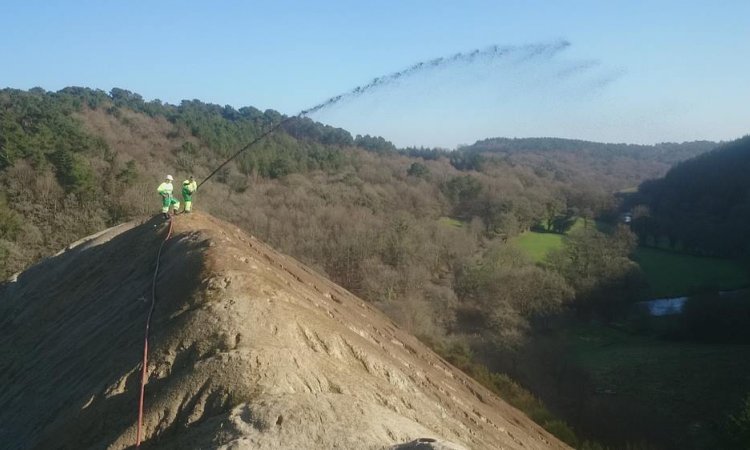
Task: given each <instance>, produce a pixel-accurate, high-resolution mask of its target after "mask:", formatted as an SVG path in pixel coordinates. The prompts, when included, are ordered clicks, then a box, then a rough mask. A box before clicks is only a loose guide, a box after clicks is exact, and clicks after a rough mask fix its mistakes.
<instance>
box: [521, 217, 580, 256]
mask: <svg viewBox="0 0 750 450" xmlns="http://www.w3.org/2000/svg"><path fill="white" fill-rule="evenodd" d="M583 226H584V220H583V219H578V220H576V222H575V223H574V224H573V226H572V227H570V231H572V230H576V229H578V228H581V227H583ZM564 237H565V236H564V235H562V234H557V233H540V232H537V231H527V232H525V233H523V234H521V235H519V236H516V237H515V238H514V239H513V242H515V243H516V245H518V246H519V247H521V249H522V250H523V251H524V252H526V254H527V255H529V257H530V258H531V260H532V261H534V262H542V261H544V259H545V258H546V257H547V254H548V253H549V252H550V251H552V250H558V249H561V248H562V246H563V239H564Z"/></svg>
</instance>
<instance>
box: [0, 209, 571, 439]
mask: <svg viewBox="0 0 750 450" xmlns="http://www.w3.org/2000/svg"><path fill="white" fill-rule="evenodd" d="M165 227H166V224H165V223H163V222H161V221H160V220H156V219H153V220H147V221H140V222H133V223H129V224H125V225H121V226H119V227H115V228H112V229H109V230H106V231H105V232H103V233H100V234H98V235H95V236H92V237H89V238H87V239H84V240H83V241H81V242H79V243H76V244H75V245H71V246H70V247H69V248H68V249H66V251H63V252H61V253H59V254H58V255H56V256H54V257H51V258H48V259H46V260H44V261H42V262H41V263H39V264H37V265H36V266H34V267H32V268H30V269H29V270H27V271H26V272H24V273H22V274H20V275H18V276H17V278H15V279H14V280H11V281H9V282H7V283H6V284H5V285H3V287H2V288H0V289H1V290H0V354H1V355H2V360H1V361H0V383H1V384H2V386H3V389H2V391H0V405H3V408H0V442H3V447H4V448H12V449H21V448H23V449H25V448H40V449H41V448H76V449H79V448H117V449H120V448H128V447H132V446H133V445H134V444H135V438H136V418H137V405H138V401H137V399H138V391H139V382H140V372H139V369H140V360H141V352H142V348H143V342H142V340H143V331H144V330H143V328H144V323H145V317H146V314H147V311H148V308H149V301H150V298H151V280H152V276H153V269H154V264H155V257H156V252H157V249H158V245H159V243H160V242H161V240H162V239H163V237H164V235H165V233H166V229H165ZM156 295H157V305H156V310H155V313H154V319H153V322H152V335H151V341H150V358H149V365H148V374H149V383H148V385H147V387H146V408H145V420H144V423H145V435H146V440H145V444H144V448H157V447H158V448H232V449H234V448H237V449H239V448H248V449H251V448H252V449H271V448H274V449H275V448H305V449H308V448H310V449H312V448H342V449H350V448H373V449H374V448H388V447H389V446H392V445H396V444H400V443H405V442H409V441H412V440H414V439H416V438H434V439H439V440H440V441H443V442H446V444H445V445H451V446H452V448H461V447H465V448H475V449H483V448H486V449H499V448H518V449H520V448H523V449H542V448H566V446H565V445H564V444H562V443H560V442H559V441H557V440H556V439H555V438H554V437H552V436H551V435H549V434H548V433H547V432H545V431H544V430H542V429H541V427H539V426H538V425H536V424H534V423H533V422H532V421H531V420H529V419H528V418H527V417H526V416H524V415H523V414H522V413H520V412H519V411H517V410H515V409H514V408H512V407H510V406H508V405H507V404H506V403H504V402H503V401H502V400H500V399H498V398H497V397H496V396H495V395H493V394H492V393H490V392H489V391H488V390H486V389H485V388H483V387H482V386H480V385H479V384H477V383H476V382H474V381H473V380H471V379H470V378H468V377H467V376H466V375H464V374H463V373H462V372H460V371H458V370H457V369H455V368H453V367H452V366H451V365H449V364H448V363H446V362H445V361H444V360H442V359H441V358H440V357H438V356H437V355H435V354H434V353H433V352H431V351H430V350H429V349H427V348H426V347H425V346H424V345H422V344H421V343H420V342H419V341H418V340H417V339H415V338H414V337H412V336H410V335H408V334H407V333H405V332H404V331H402V330H401V329H399V328H398V327H397V326H396V325H395V324H394V323H393V322H392V321H391V320H389V319H388V318H386V317H385V316H384V315H383V314H381V313H380V312H378V311H376V310H375V309H373V308H372V307H370V306H369V305H368V304H366V303H365V302H363V301H362V300H361V299H359V298H357V297H355V296H353V295H352V294H350V293H348V292H347V291H346V290H344V289H343V288H341V287H339V286H337V285H335V284H333V283H331V282H330V281H328V280H326V279H325V278H323V277H321V276H320V275H318V274H317V273H315V272H313V271H312V270H310V269H308V268H306V267H305V266H303V265H302V264H300V263H298V262H297V261H295V260H294V259H292V258H289V257H286V256H284V255H281V254H279V253H277V252H275V251H274V250H273V249H271V248H270V247H268V246H266V245H265V244H263V243H261V242H260V241H258V240H257V239H255V238H253V237H251V236H248V235H247V234H245V233H243V232H241V231H240V230H239V229H238V228H236V227H234V226H232V225H229V224H226V223H224V222H221V221H219V220H217V219H214V218H212V217H210V216H207V215H202V214H194V215H190V216H177V217H176V218H175V223H174V234H173V237H172V238H171V239H170V240H169V241H168V242H167V244H166V245H165V247H164V252H163V254H162V260H161V268H160V272H159V277H158V283H157V290H156ZM448 443H450V444H448ZM444 448H448V447H444Z"/></svg>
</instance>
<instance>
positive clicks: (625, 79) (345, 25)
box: [0, 0, 750, 147]
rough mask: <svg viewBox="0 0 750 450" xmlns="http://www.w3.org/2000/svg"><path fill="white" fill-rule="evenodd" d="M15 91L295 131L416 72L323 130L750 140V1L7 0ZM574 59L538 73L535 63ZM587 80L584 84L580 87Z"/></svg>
mask: <svg viewBox="0 0 750 450" xmlns="http://www.w3.org/2000/svg"><path fill="white" fill-rule="evenodd" d="M0 6H1V7H2V8H1V10H2V14H0V30H2V31H0V36H1V37H2V38H0V60H1V61H3V65H2V67H1V68H0V87H13V88H20V89H28V88H31V87H35V86H41V87H43V88H45V89H48V90H58V89H61V88H63V87H65V86H88V87H94V88H100V89H103V90H106V91H109V90H110V89H111V88H112V87H121V88H125V89H129V90H132V91H134V92H138V93H140V94H141V95H143V96H144V97H145V98H146V99H149V100H150V99H154V98H158V99H161V100H163V101H166V102H169V103H178V102H179V101H180V100H181V99H186V98H187V99H192V98H197V99H200V100H203V101H206V102H211V103H218V104H222V105H223V104H229V105H232V106H235V107H241V106H246V105H251V106H255V107H257V108H260V109H266V108H272V109H276V110H278V111H281V112H282V113H285V114H296V113H297V112H298V111H300V110H303V109H306V108H308V107H311V106H313V105H315V104H317V103H319V102H320V101H323V100H325V99H327V98H328V97H331V96H334V95H337V94H340V93H342V92H345V91H348V90H349V89H351V88H354V87H355V86H358V85H360V84H363V83H366V82H368V81H370V80H371V79H372V78H374V77H376V76H381V75H384V74H388V73H392V72H395V71H398V70H400V69H403V68H405V67H408V66H410V65H412V64H414V63H416V62H418V61H422V60H428V59H431V58H436V57H440V56H446V55H451V54H454V53H456V52H466V51H471V50H473V49H477V48H479V49H484V48H487V47H488V46H491V45H495V44H497V45H501V46H515V47H512V48H516V50H515V53H513V52H512V55H511V57H507V58H505V59H495V60H492V61H486V60H485V61H479V62H477V63H475V64H459V65H456V66H451V67H446V68H443V69H441V70H436V71H425V72H422V73H417V74H415V75H413V76H411V77H407V78H405V79H402V80H400V81H399V82H398V83H393V84H389V85H388V86H386V87H384V88H383V89H378V90H374V91H373V92H371V93H369V94H367V95H364V96H361V97H359V98H354V99H347V100H346V101H344V102H341V103H340V104H338V105H336V106H335V107H333V108H329V109H325V110H322V111H320V112H318V113H315V114H314V115H313V116H312V118H314V119H316V120H320V121H322V122H325V123H329V124H331V125H334V126H341V127H344V128H346V129H348V130H349V131H351V132H352V133H354V134H357V133H359V134H365V133H369V134H379V135H383V136H384V137H386V138H388V139H391V140H392V141H394V142H395V143H396V144H398V145H417V146H419V145H425V146H443V147H454V146H456V145H458V144H467V143H472V142H474V141H475V140H477V139H482V138H486V137H493V136H507V137H528V136H559V137H569V138H581V139H590V140H597V141H608V142H633V143H652V142H662V141H685V140H694V139H712V140H728V139H733V138H736V137H740V136H742V135H744V134H748V133H750V120H749V119H750V108H748V105H750V58H748V55H750V25H749V24H750V22H748V21H749V20H750V19H748V18H749V17H750V2H748V1H722V2H710V1H702V2H697V1H606V2H603V1H564V0H557V1H535V0H526V1H522V0H517V1H476V0H465V1H461V2H458V1H440V0H430V1H426V0H425V1H422V0H419V1H409V0H401V1H388V0H381V1H377V2H375V1H373V2H354V1H343V0H341V1H316V2H310V1H306V2H303V1H299V2H292V1H285V0H281V1H274V2H268V1H266V2H250V1H244V2H242V1H212V2H208V1H206V2H192V1H184V0H183V1H159V2H157V1H148V2H147V1H127V2H126V1H119V2H116V1H76V2H73V1H69V2H63V1H2V3H1V4H0ZM561 40H566V41H568V42H570V46H569V47H567V48H565V49H564V50H562V51H559V52H557V53H554V54H552V55H545V56H541V57H532V58H524V57H522V55H521V53H522V52H521V50H518V48H525V47H523V46H526V45H530V44H538V45H553V44H554V43H556V42H560V41H561ZM576 68H579V70H575V69H576Z"/></svg>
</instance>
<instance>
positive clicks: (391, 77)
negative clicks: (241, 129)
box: [198, 39, 570, 187]
mask: <svg viewBox="0 0 750 450" xmlns="http://www.w3.org/2000/svg"><path fill="white" fill-rule="evenodd" d="M568 47H570V42H568V41H567V40H565V39H561V40H558V41H555V42H551V43H546V44H526V45H520V46H500V45H492V46H490V47H487V48H485V49H484V50H481V49H476V50H472V51H470V52H459V53H455V54H453V55H451V56H447V57H439V58H434V59H430V60H427V61H420V62H418V63H416V64H412V65H411V66H409V67H407V68H406V69H403V70H400V71H398V72H393V73H391V74H388V75H384V76H381V77H376V78H373V79H372V81H370V82H369V83H367V84H364V85H362V86H357V87H355V88H354V89H351V90H349V91H347V92H344V93H343V94H339V95H336V96H333V97H331V98H329V99H328V100H326V101H324V102H322V103H319V104H317V105H315V106H313V107H311V108H308V109H303V110H302V111H300V112H299V113H297V114H296V115H294V116H289V117H287V118H285V119H283V120H281V121H279V122H278V123H277V124H275V125H274V126H272V127H271V128H269V129H268V130H266V131H265V132H263V133H262V134H261V135H260V136H258V137H257V138H255V139H253V140H252V141H250V142H249V143H248V144H247V145H245V146H244V147H242V148H241V149H239V150H238V151H237V152H236V153H235V154H234V155H232V156H230V157H229V158H228V159H227V160H226V161H224V162H223V163H221V165H219V166H218V167H217V168H216V169H214V170H213V171H212V172H211V173H210V174H208V176H206V178H204V179H203V181H201V182H200V183H199V184H198V187H201V186H202V185H203V183H205V182H206V181H208V180H209V179H210V178H212V177H213V176H214V175H216V173H217V172H218V171H219V170H221V168H222V167H224V166H226V165H227V164H229V162H231V161H232V160H234V159H235V158H236V157H238V156H239V155H240V154H241V153H243V152H245V151H246V150H248V149H249V148H250V147H252V146H253V145H255V144H257V143H258V142H260V141H261V140H263V139H264V138H265V137H266V136H268V135H269V134H271V133H273V132H274V131H276V130H278V129H279V128H281V126H283V125H284V124H285V123H287V122H289V121H290V120H292V119H295V118H300V117H304V116H309V115H310V114H314V113H316V112H318V111H320V110H323V109H325V108H328V107H330V106H333V105H335V104H336V103H338V102H340V101H341V100H344V99H346V98H353V97H358V96H360V95H363V94H366V93H368V92H370V91H373V90H375V89H378V88H381V87H383V86H386V85H388V84H390V83H393V82H394V81H396V80H399V79H401V78H406V77H409V76H411V75H414V74H416V73H419V72H422V71H424V70H432V69H437V68H441V67H448V66H451V65H455V64H471V63H473V62H475V61H476V60H478V59H480V58H485V59H490V60H495V59H500V58H505V57H507V56H510V55H513V54H518V55H520V58H519V59H517V60H516V61H515V62H516V63H522V62H525V61H528V60H531V59H535V58H538V57H541V56H546V57H552V56H553V55H555V54H556V53H558V52H560V51H562V50H564V49H566V48H568Z"/></svg>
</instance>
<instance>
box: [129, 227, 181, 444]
mask: <svg viewBox="0 0 750 450" xmlns="http://www.w3.org/2000/svg"><path fill="white" fill-rule="evenodd" d="M172 225H173V219H172V217H170V218H169V231H168V232H167V236H166V237H165V238H164V240H163V241H162V242H161V245H160V246H159V252H158V253H157V254H156V269H154V279H153V281H152V283H151V308H150V309H149V310H148V317H147V318H146V333H145V336H144V339H143V370H142V371H141V398H140V401H139V402H138V432H137V434H136V444H135V446H136V448H140V446H141V430H142V429H143V396H144V394H145V392H146V381H147V377H146V370H147V368H148V335H149V329H150V327H151V316H152V315H153V313H154V307H155V306H156V277H157V275H158V274H159V261H160V260H161V250H162V249H163V248H164V244H166V243H167V241H168V240H169V238H170V237H172Z"/></svg>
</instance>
